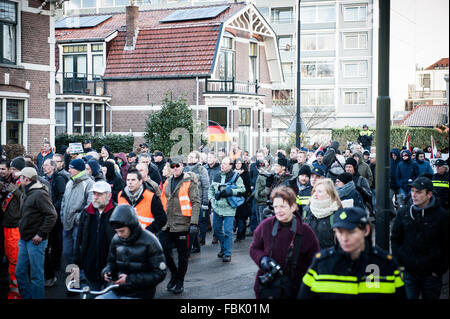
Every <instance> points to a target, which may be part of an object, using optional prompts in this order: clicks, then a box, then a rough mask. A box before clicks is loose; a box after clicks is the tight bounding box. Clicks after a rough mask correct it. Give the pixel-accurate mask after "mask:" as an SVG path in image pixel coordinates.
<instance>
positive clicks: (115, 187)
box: [103, 162, 126, 203]
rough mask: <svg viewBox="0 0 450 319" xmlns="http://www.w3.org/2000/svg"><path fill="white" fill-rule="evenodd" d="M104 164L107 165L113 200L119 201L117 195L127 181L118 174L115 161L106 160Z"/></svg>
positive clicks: (108, 181) (107, 177) (107, 178)
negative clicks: (115, 169)
mask: <svg viewBox="0 0 450 319" xmlns="http://www.w3.org/2000/svg"><path fill="white" fill-rule="evenodd" d="M103 166H105V167H106V176H105V177H106V182H107V183H108V184H109V185H111V190H112V200H113V201H114V202H116V203H117V196H118V194H119V192H120V191H121V190H122V189H124V187H125V186H126V183H125V182H124V181H123V180H122V179H121V178H120V177H119V176H117V175H116V173H115V171H114V164H113V163H111V162H105V163H104V164H103Z"/></svg>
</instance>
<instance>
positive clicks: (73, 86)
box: [56, 72, 106, 95]
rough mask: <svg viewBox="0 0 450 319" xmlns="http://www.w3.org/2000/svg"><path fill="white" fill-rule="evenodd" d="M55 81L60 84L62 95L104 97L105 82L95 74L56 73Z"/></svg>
mask: <svg viewBox="0 0 450 319" xmlns="http://www.w3.org/2000/svg"><path fill="white" fill-rule="evenodd" d="M56 78H57V81H58V82H59V83H60V85H61V84H62V88H61V89H60V92H61V93H63V94H69V93H70V94H83V95H105V94H106V82H105V81H103V77H102V76H101V75H97V74H87V73H77V72H58V73H57V75H56Z"/></svg>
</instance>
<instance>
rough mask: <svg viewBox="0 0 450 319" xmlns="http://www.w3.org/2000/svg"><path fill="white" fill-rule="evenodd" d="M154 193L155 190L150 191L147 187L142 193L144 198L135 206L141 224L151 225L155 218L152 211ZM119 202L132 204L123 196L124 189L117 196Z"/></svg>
mask: <svg viewBox="0 0 450 319" xmlns="http://www.w3.org/2000/svg"><path fill="white" fill-rule="evenodd" d="M153 195H154V194H153V192H150V191H149V190H147V189H146V190H144V192H143V193H142V196H143V197H144V198H143V199H142V200H141V201H140V202H139V203H138V204H137V205H136V206H134V208H135V209H136V213H137V216H138V220H139V224H141V225H143V226H144V227H148V226H150V225H151V224H152V223H153V221H154V220H155V219H154V218H153V213H152V200H153ZM117 204H119V205H121V204H126V205H130V203H129V202H128V201H127V200H126V198H125V197H122V191H121V192H120V193H119V195H118V196H117Z"/></svg>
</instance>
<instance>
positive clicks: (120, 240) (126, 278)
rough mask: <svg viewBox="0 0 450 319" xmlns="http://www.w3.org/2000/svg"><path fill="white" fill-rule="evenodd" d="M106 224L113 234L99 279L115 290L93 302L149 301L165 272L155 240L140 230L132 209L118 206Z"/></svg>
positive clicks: (164, 262) (150, 234) (163, 260)
mask: <svg viewBox="0 0 450 319" xmlns="http://www.w3.org/2000/svg"><path fill="white" fill-rule="evenodd" d="M109 223H110V225H111V226H112V228H114V230H115V231H116V234H115V235H114V237H113V239H112V241H111V246H110V249H109V255H108V258H107V264H106V267H105V268H104V269H103V271H102V277H103V278H104V279H105V281H107V282H112V283H114V284H118V285H119V287H118V288H116V289H114V290H111V291H109V292H108V293H106V294H104V295H100V296H99V297H97V299H136V298H140V299H152V298H154V296H155V292H156V287H157V286H158V284H159V283H160V282H162V281H163V280H164V278H165V277H166V273H167V266H166V261H165V258H164V254H163V249H162V247H161V244H160V243H159V241H158V239H157V238H156V237H155V235H153V234H152V233H151V232H149V231H148V230H145V229H143V228H142V227H141V226H140V224H139V221H138V216H137V214H136V212H135V210H134V208H133V207H132V206H130V205H125V204H124V205H118V206H117V207H116V208H115V209H114V211H113V213H112V215H111V217H110V219H109Z"/></svg>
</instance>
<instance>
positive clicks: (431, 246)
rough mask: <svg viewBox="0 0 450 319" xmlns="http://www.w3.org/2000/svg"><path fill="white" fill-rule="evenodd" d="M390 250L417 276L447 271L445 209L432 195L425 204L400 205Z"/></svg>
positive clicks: (399, 262)
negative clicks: (420, 206)
mask: <svg viewBox="0 0 450 319" xmlns="http://www.w3.org/2000/svg"><path fill="white" fill-rule="evenodd" d="M391 243H392V252H393V255H394V258H395V259H396V260H397V262H398V264H399V265H400V266H404V267H405V270H406V271H407V272H410V273H413V274H418V275H429V274H431V273H433V272H434V273H436V274H438V275H442V274H444V273H445V272H446V271H447V270H448V249H449V244H448V211H446V210H444V209H443V208H442V207H440V205H439V203H438V201H437V200H436V198H435V197H434V196H433V197H432V198H431V200H430V203H429V204H428V206H427V207H425V208H423V209H421V208H418V207H416V206H414V205H410V206H405V207H403V208H401V209H400V210H399V211H398V213H397V216H396V218H395V220H394V225H393V227H392V234H391Z"/></svg>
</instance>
